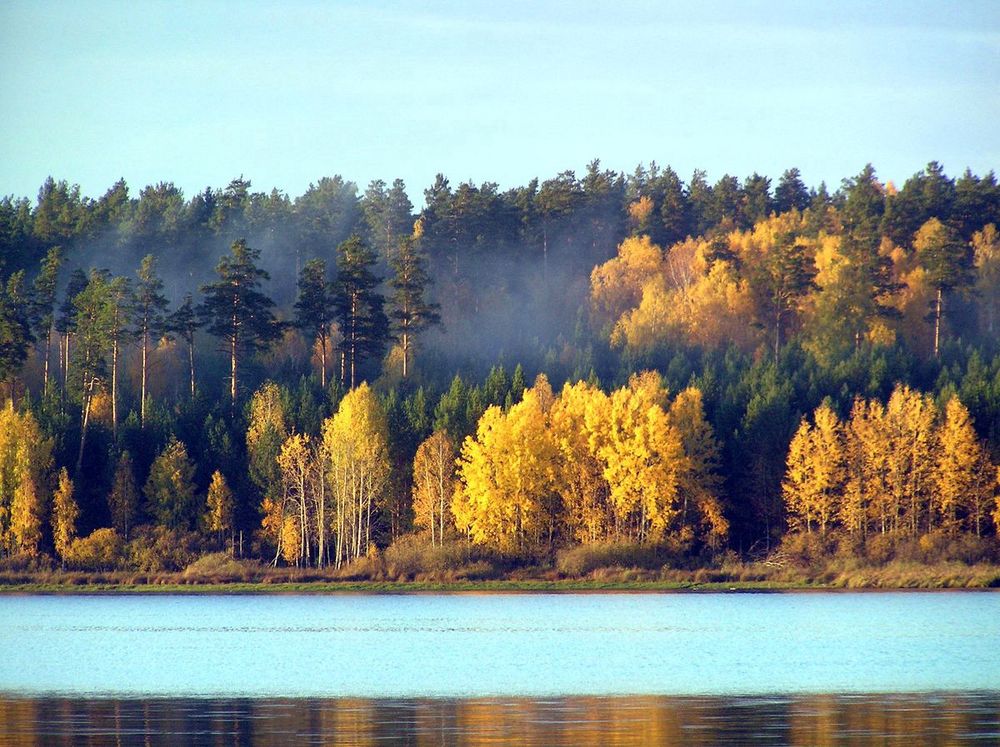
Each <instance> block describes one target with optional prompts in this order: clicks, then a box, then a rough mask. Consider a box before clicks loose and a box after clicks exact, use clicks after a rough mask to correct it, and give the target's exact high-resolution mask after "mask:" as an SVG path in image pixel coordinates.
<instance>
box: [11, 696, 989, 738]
mask: <svg viewBox="0 0 1000 747" xmlns="http://www.w3.org/2000/svg"><path fill="white" fill-rule="evenodd" d="M907 738H908V739H911V740H912V741H913V743H914V744H957V743H968V742H980V743H997V742H998V741H1000V693H996V692H988V693H979V692H966V693H947V694H944V693H942V694H905V695H815V696H790V697H785V696H775V697H766V698H765V697H720V698H715V697H661V696H639V697H569V698H550V699H529V698H521V699H491V698H476V699H405V700H368V699H348V698H338V699H264V700H253V699H237V700H233V699H173V698H159V699H157V698H153V699H121V700H116V699H107V698H101V699H85V698H17V697H10V698H0V742H2V743H5V744H6V743H16V744H24V745H33V744H53V743H57V744H59V743H67V744H69V743H93V744H150V745H158V744H212V745H228V744H251V745H280V746H281V747H287V745H289V744H291V743H295V744H330V743H338V744H358V745H374V744H385V743H398V742H402V743H406V744H415V745H432V744H433V745H440V744H469V745H495V744H532V745H616V744H620V745H625V744H684V745H703V744H716V743H720V742H725V743H748V742H754V743H768V742H770V743H777V744H792V745H828V744H835V743H836V744H841V743H844V742H849V743H852V744H882V743H884V742H885V741H887V740H902V739H907Z"/></svg>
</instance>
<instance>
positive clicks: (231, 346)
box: [201, 239, 281, 407]
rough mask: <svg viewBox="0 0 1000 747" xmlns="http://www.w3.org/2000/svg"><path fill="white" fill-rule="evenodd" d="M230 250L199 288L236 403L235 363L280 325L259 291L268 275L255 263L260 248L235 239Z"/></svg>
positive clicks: (265, 342)
mask: <svg viewBox="0 0 1000 747" xmlns="http://www.w3.org/2000/svg"><path fill="white" fill-rule="evenodd" d="M231 252H232V254H227V255H223V257H222V258H221V259H220V260H219V263H218V265H216V267H215V271H216V273H217V274H218V275H219V280H217V281H216V282H214V283H210V284H208V285H204V286H202V288H201V292H202V293H204V294H205V303H204V306H203V309H204V311H203V313H204V316H205V318H206V320H207V322H208V331H209V332H210V333H212V334H213V335H215V336H216V337H219V338H221V339H222V341H223V342H224V343H225V350H226V352H227V353H228V355H229V370H230V376H229V397H230V401H231V403H232V405H233V406H234V407H235V406H236V396H237V393H238V391H239V367H240V362H241V361H242V360H243V356H244V355H246V354H249V353H252V352H255V351H257V350H260V349H263V348H264V347H266V346H267V345H269V344H270V343H271V342H273V341H274V340H276V339H278V337H279V336H280V335H281V325H280V323H279V322H278V321H277V320H276V319H275V318H274V314H273V313H272V312H271V309H272V308H273V306H274V301H272V300H271V299H270V298H268V297H267V296H266V295H264V293H262V292H261V291H260V284H261V281H263V280H269V279H270V275H268V274H267V272H265V271H264V270H262V269H260V268H259V267H258V266H257V262H258V261H259V260H260V252H259V251H258V250H256V249H252V248H250V247H248V246H247V243H246V241H244V240H243V239H239V240H238V241H235V242H233V246H232V249H231Z"/></svg>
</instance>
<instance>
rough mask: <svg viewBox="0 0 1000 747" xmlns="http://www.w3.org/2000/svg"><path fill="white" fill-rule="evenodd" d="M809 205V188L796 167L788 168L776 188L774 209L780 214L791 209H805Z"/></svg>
mask: <svg viewBox="0 0 1000 747" xmlns="http://www.w3.org/2000/svg"><path fill="white" fill-rule="evenodd" d="M807 207H809V190H808V189H806V185H805V184H804V183H803V181H802V175H801V172H799V170H798V169H796V168H791V169H787V170H786V171H785V172H784V173H783V174H782V175H781V179H780V180H778V186H777V187H776V188H775V190H774V209H775V211H776V212H777V213H778V214H779V215H780V214H781V213H787V212H788V211H789V210H793V209H794V210H798V211H800V212H801V211H803V210H805V209H806V208H807Z"/></svg>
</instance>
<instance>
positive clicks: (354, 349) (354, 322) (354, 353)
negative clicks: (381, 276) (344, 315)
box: [351, 294, 358, 390]
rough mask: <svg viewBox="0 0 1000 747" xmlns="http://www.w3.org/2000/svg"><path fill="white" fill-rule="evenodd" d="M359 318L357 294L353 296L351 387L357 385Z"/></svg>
mask: <svg viewBox="0 0 1000 747" xmlns="http://www.w3.org/2000/svg"><path fill="white" fill-rule="evenodd" d="M357 320H358V297H357V294H354V295H353V296H351V389H352V390H353V389H354V385H355V370H354V363H355V358H356V357H357V353H358V351H357V344H358V336H357Z"/></svg>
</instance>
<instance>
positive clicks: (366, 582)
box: [0, 562, 1000, 594]
mask: <svg viewBox="0 0 1000 747" xmlns="http://www.w3.org/2000/svg"><path fill="white" fill-rule="evenodd" d="M259 570H260V572H259V573H254V574H246V575H244V576H242V577H232V576H231V577H225V576H221V575H218V574H216V575H210V576H209V575H206V576H198V575H192V574H185V573H184V572H181V573H164V574H158V575H156V576H148V575H141V574H140V575H137V574H130V573H122V572H115V573H79V572H74V573H62V572H49V573H44V574H25V573H17V574H11V573H4V574H0V594H4V593H6V594H18V593H21V594H25V593H32V594H36V593H38V594H55V593H77V594H100V593H119V592H121V593H149V594H163V593H174V594H176V593H183V594H221V593H224V594H261V593H267V594H274V593H278V594H280V593H297V594H300V593H313V594H335V593H375V594H397V593H427V592H446V593H451V592H456V593H476V592H480V593H486V592H489V593H492V592H512V593H518V592H699V591H700V592H711V591H808V590H861V589H869V590H886V591H887V590H896V589H997V588H1000V566H996V565H964V564H961V563H941V564H936V565H924V564H914V563H903V562H899V563H889V564H886V565H885V566H882V567H862V568H853V569H850V570H845V569H837V568H826V569H822V570H820V571H819V572H809V571H803V570H801V569H789V568H774V567H769V566H767V565H766V564H764V563H747V564H739V566H737V567H730V568H725V569H724V568H701V569H696V570H693V571H692V570H676V569H661V570H659V571H650V570H644V569H638V568H602V569H597V570H595V571H593V572H591V573H589V574H587V575H585V576H581V577H564V576H561V575H560V574H559V573H558V572H557V571H554V570H552V569H542V568H535V569H524V570H521V571H518V572H517V573H514V574H511V575H510V576H508V577H503V578H489V579H456V578H446V577H434V576H433V575H430V576H423V575H421V576H420V577H418V578H399V579H389V578H343V577H341V578H337V577H336V574H335V573H334V572H329V573H325V574H324V573H317V572H315V571H313V572H296V571H289V570H288V569H285V570H280V569H277V570H276V569H259ZM531 571H533V573H532V572H531Z"/></svg>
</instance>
